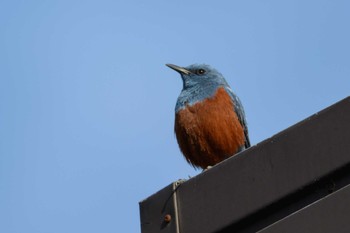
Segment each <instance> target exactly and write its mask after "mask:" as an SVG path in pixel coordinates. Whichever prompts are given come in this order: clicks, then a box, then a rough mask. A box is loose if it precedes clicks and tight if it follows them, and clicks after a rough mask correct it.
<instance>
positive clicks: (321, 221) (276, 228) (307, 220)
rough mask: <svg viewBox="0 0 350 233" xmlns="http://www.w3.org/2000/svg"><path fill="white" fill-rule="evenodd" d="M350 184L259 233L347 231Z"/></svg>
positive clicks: (349, 209)
mask: <svg viewBox="0 0 350 233" xmlns="http://www.w3.org/2000/svg"><path fill="white" fill-rule="evenodd" d="M349 216H350V185H348V186H346V187H344V188H343V189H340V190H338V191H337V192H335V193H333V194H331V195H329V196H327V197H325V198H323V199H321V200H319V201H317V202H315V203H314V204H312V205H310V206H307V207H305V208H304V209H302V210H300V211H298V212H296V213H294V214H292V215H291V216H288V217H286V218H285V219H282V220H281V221H278V222H276V223H275V224H273V225H271V226H269V227H267V228H265V229H263V230H261V231H259V233H281V232H283V233H295V232H298V233H310V232H317V233H333V232H336V233H349V232H350V221H349Z"/></svg>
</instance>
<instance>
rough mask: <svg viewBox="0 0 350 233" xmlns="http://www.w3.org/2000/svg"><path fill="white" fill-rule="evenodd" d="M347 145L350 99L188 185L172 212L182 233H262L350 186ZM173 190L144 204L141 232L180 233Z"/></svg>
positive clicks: (349, 147) (179, 191)
mask: <svg viewBox="0 0 350 233" xmlns="http://www.w3.org/2000/svg"><path fill="white" fill-rule="evenodd" d="M349 142H350V97H348V98H346V99H344V100H343V101H341V102H339V103H337V104H335V105H333V106H331V107H329V108H327V109H325V110H323V111H321V112H319V113H318V114H315V115H313V116H312V117H310V118H308V119H306V120H304V121H302V122H300V123H298V124H296V125H294V126H292V127H290V128H288V129H286V130H284V131H283V132H281V133H279V134H277V135H275V136H274V137H272V138H270V139H267V140H265V141H263V142H262V143H260V144H258V145H257V146H254V147H252V148H250V149H248V150H246V151H243V152H242V153H240V154H238V155H236V156H234V157H232V158H230V159H227V160H226V161H223V162H222V163H220V164H218V165H216V166H214V167H212V168H211V169H209V170H208V171H206V172H204V173H201V174H199V175H198V176H196V177H194V178H192V179H190V180H188V181H186V182H184V183H183V184H181V185H180V186H179V187H178V189H177V190H176V199H177V204H176V205H175V206H174V205H173V206H172V207H173V208H174V209H171V206H169V210H168V211H175V212H176V209H175V207H176V208H177V209H178V223H179V232H180V233H188V232H189V233H196V232H201V233H206V232H208V233H209V232H257V231H259V230H261V229H263V228H265V227H267V226H269V225H270V224H273V223H274V222H276V221H278V220H280V219H283V218H285V217H286V216H288V215H290V214H291V213H293V212H295V211H298V210H300V209H302V208H304V207H305V206H307V205H309V204H310V203H313V202H315V201H316V200H318V199H320V198H324V197H325V196H327V195H329V194H330V193H331V192H332V191H335V190H338V189H339V188H341V187H343V186H345V185H347V184H348V183H349V182H350V178H349V177H350V169H349V168H350V143H349ZM168 188H169V186H168V187H167V188H165V190H162V191H164V192H165V193H166V195H165V194H160V193H157V194H155V195H153V196H152V197H151V199H147V200H145V201H143V202H141V204H140V208H141V222H142V232H143V233H148V232H152V233H156V232H177V231H173V230H174V228H172V227H168V228H161V227H160V226H161V222H159V219H162V218H163V217H164V216H163V215H164V214H165V212H164V211H159V209H160V207H161V206H163V205H164V203H165V200H167V199H166V198H165V197H166V196H167V195H168V193H167V192H169V190H168ZM166 190H168V191H166ZM162 191H161V192H162ZM168 196H169V195H168ZM156 210H157V211H156ZM146 222H147V226H148V225H152V226H153V228H152V231H150V230H149V229H151V228H150V227H149V226H148V227H146V225H145V223H146ZM154 225H156V226H154ZM164 229H167V230H169V231H164Z"/></svg>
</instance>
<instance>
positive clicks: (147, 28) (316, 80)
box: [0, 0, 350, 233]
mask: <svg viewBox="0 0 350 233" xmlns="http://www.w3.org/2000/svg"><path fill="white" fill-rule="evenodd" d="M349 9H350V1H347V0H343V1H342V0H338V1H331V0H310V1H305V0H287V1H278V0H275V1H272V0H271V1H270V0H267V1H261V0H252V1H231V0H230V1H228V0H227V1H203V0H202V1H197V0H196V1H185V0H180V1H164V0H162V1H160V0H157V1H141V0H140V1H124V3H122V1H115V0H113V1H112V0H110V1H107V0H100V1H75V0H69V1H66V0H62V1H44V0H42V1H28V0H22V1H20V0H11V1H9V0H2V1H1V2H0V33H1V35H0V207H1V208H0V232H4V233H23V232H26V233H62V232H65V233H73V232H74V233H76V232H84V233H92V232H104V233H108V232H111V233H112V232H114V233H115V232H132V233H134V232H139V231H140V227H139V210H138V202H139V201H141V200H142V199H144V198H146V197H148V196H149V195H151V194H152V193H154V192H156V191H157V190H159V189H161V188H163V187H164V186H166V185H168V184H169V183H171V182H172V181H175V180H177V179H179V178H186V177H188V175H191V176H193V175H195V174H197V173H198V172H199V171H195V170H194V169H193V168H191V167H190V166H189V165H188V164H187V163H186V162H185V160H184V159H183V158H182V155H181V154H180V151H179V149H178V146H177V142H176V139H175V136H174V133H173V121H174V107H175V102H176V98H177V96H178V94H179V93H180V90H181V87H182V83H181V79H180V76H179V75H178V74H177V73H175V72H174V71H172V70H170V69H169V68H167V67H165V66H164V64H165V63H174V64H177V65H181V66H186V65H190V64H192V63H208V64H211V65H212V66H214V67H215V68H217V69H218V70H219V71H221V73H223V74H224V76H225V77H226V79H227V81H228V82H229V83H230V85H231V87H232V89H233V90H234V91H235V92H236V93H237V94H238V95H239V97H240V98H241V100H242V102H243V104H244V106H245V110H246V114H247V120H248V124H249V130H250V137H251V141H252V144H256V143H258V142H260V141H262V140H264V139H266V138H268V137H271V136H272V135H274V134H276V133H278V132H279V131H281V130H283V129H285V128H287V127H289V126H291V125H293V124H295V123H297V122H298V121H300V120H302V119H304V118H306V117H308V116H310V115H312V114H313V113H315V112H317V111H319V110H321V109H323V108H325V107H327V106H329V105H331V104H333V103H335V102H337V101H339V100H341V99H343V98H345V97H346V96H348V95H349V93H350V91H349V90H350V64H349V63H350V45H349V43H350V30H349V22H350V14H349Z"/></svg>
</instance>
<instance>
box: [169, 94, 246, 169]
mask: <svg viewBox="0 0 350 233" xmlns="http://www.w3.org/2000/svg"><path fill="white" fill-rule="evenodd" d="M175 133H176V138H177V141H178V144H179V146H180V149H181V151H182V153H183V154H184V156H185V158H186V160H187V161H188V162H189V163H191V164H192V165H193V166H195V167H201V168H207V167H208V166H212V165H215V164H217V163H218V162H221V161H222V160H224V159H226V158H228V157H230V156H232V155H234V154H235V153H237V152H238V151H239V150H240V148H241V147H242V146H244V140H245V139H244V132H243V127H242V125H241V124H240V122H239V120H238V117H237V115H236V114H235V112H234V106H233V102H232V100H231V98H230V96H229V95H228V94H227V92H226V91H225V89H224V88H219V89H218V90H217V92H216V93H215V95H214V96H213V97H212V98H209V99H206V100H204V101H202V102H199V103H196V104H194V105H193V106H187V107H186V108H184V109H182V110H180V111H179V112H177V113H176V116H175Z"/></svg>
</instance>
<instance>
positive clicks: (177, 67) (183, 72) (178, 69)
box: [165, 64, 191, 74]
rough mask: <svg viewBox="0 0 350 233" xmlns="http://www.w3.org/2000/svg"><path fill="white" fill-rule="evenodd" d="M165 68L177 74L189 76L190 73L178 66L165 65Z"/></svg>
mask: <svg viewBox="0 0 350 233" xmlns="http://www.w3.org/2000/svg"><path fill="white" fill-rule="evenodd" d="M165 65H166V66H167V67H169V68H171V69H173V70H175V71H177V72H179V73H180V74H190V73H191V71H189V70H186V69H185V68H183V67H180V66H176V65H173V64H165Z"/></svg>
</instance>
